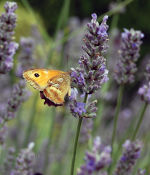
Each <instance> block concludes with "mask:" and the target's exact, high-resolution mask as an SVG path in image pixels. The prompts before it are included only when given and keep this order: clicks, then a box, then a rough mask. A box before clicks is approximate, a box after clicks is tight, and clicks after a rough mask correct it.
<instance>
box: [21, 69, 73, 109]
mask: <svg viewBox="0 0 150 175" xmlns="http://www.w3.org/2000/svg"><path fill="white" fill-rule="evenodd" d="M23 77H24V78H25V80H26V81H27V82H28V83H29V84H30V85H31V86H32V87H33V88H35V89H37V90H39V91H40V95H41V98H42V99H45V103H44V104H48V105H49V106H51V105H53V106H62V105H63V104H64V101H65V100H64V99H65V97H66V96H67V95H68V96H70V94H71V86H70V84H71V78H70V73H69V72H63V71H59V70H49V69H30V70H27V71H24V72H23Z"/></svg>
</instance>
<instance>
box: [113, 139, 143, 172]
mask: <svg viewBox="0 0 150 175" xmlns="http://www.w3.org/2000/svg"><path fill="white" fill-rule="evenodd" d="M141 147H142V144H141V142H139V141H135V142H131V141H130V140H126V142H125V143H124V144H123V148H124V152H123V155H122V156H121V158H120V160H119V162H118V164H117V168H116V170H115V173H114V175H126V174H129V173H130V172H131V170H132V168H133V166H134V165H135V163H136V160H137V159H138V158H139V157H140V153H141Z"/></svg>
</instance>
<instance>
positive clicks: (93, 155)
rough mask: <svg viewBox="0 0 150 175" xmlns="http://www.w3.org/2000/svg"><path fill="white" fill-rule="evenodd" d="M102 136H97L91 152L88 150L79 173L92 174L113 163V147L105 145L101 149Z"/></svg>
mask: <svg viewBox="0 0 150 175" xmlns="http://www.w3.org/2000/svg"><path fill="white" fill-rule="evenodd" d="M100 150H101V140H100V137H96V138H95V140H94V143H93V148H92V151H91V152H87V153H86V156H85V164H84V165H82V166H81V167H80V169H79V170H78V173H77V175H92V174H93V173H95V172H101V170H102V169H103V168H105V167H107V166H108V165H109V164H110V163H111V148H110V147H109V146H106V147H104V149H103V150H101V151H100Z"/></svg>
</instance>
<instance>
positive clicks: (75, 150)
mask: <svg viewBox="0 0 150 175" xmlns="http://www.w3.org/2000/svg"><path fill="white" fill-rule="evenodd" d="M87 98H88V94H86V95H85V97H84V103H85V104H86V102H87ZM82 121H83V117H79V120H78V125H77V130H76V136H75V142H74V149H73V157H72V163H71V172H70V175H73V174H74V167H75V160H76V153H77V146H78V140H79V135H80V129H81V125H82Z"/></svg>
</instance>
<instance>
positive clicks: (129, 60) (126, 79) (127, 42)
mask: <svg viewBox="0 0 150 175" xmlns="http://www.w3.org/2000/svg"><path fill="white" fill-rule="evenodd" d="M143 37H144V34H143V33H142V32H141V31H136V30H134V29H130V30H127V29H124V32H123V33H122V35H121V40H122V41H121V48H120V50H119V55H120V60H119V61H118V63H117V66H116V70H115V77H114V78H115V80H116V81H117V83H118V84H126V83H133V82H134V76H135V75H134V74H135V72H136V71H137V67H136V64H135V63H136V61H137V60H138V58H139V51H140V46H141V44H142V41H141V40H142V38H143Z"/></svg>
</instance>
